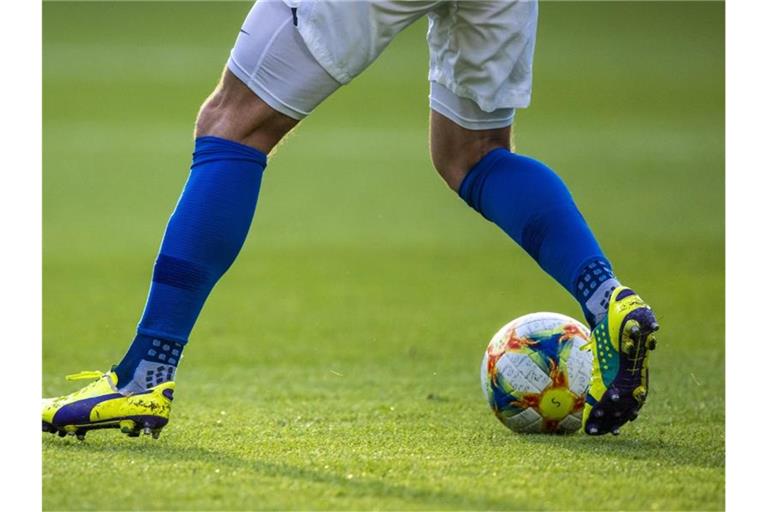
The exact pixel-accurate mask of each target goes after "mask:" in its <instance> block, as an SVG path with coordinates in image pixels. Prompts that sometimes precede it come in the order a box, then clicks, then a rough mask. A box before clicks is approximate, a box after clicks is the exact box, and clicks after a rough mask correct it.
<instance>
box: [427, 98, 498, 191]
mask: <svg viewBox="0 0 768 512" xmlns="http://www.w3.org/2000/svg"><path fill="white" fill-rule="evenodd" d="M511 133H512V130H511V127H509V126H507V127H505V128H496V129H492V130H467V129H466V128H463V127H461V126H459V125H457V124H456V123H454V122H453V121H451V120H450V119H448V118H447V117H445V116H443V115H441V114H439V113H437V112H435V111H432V114H431V118H430V153H431V156H432V164H433V165H434V166H435V169H436V170H437V172H438V173H439V174H440V176H442V178H443V179H444V180H445V182H446V183H447V184H448V186H449V187H451V188H452V189H453V190H456V191H458V189H459V187H460V186H461V182H462V181H463V180H464V177H465V176H466V175H467V172H469V170H470V169H471V168H472V167H473V166H474V165H475V164H476V163H477V162H479V161H480V159H482V158H483V157H484V156H485V155H486V154H488V152H489V151H491V150H493V149H496V148H505V149H510V139H511Z"/></svg>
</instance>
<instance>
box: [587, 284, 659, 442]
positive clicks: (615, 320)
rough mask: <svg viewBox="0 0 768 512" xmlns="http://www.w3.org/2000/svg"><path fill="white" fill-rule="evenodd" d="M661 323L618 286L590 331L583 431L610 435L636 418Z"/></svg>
mask: <svg viewBox="0 0 768 512" xmlns="http://www.w3.org/2000/svg"><path fill="white" fill-rule="evenodd" d="M658 330H659V323H658V322H657V321H656V316H655V315H654V314H653V311H652V310H651V308H650V307H649V306H648V305H647V304H646V303H645V302H643V299H641V298H640V296H639V295H637V294H636V293H635V292H634V291H632V290H631V289H629V288H627V287H624V286H620V287H618V288H616V289H615V290H614V291H613V293H612V294H611V298H610V302H609V303H608V313H607V314H606V315H605V318H604V319H603V320H602V322H600V323H599V324H597V326H595V328H594V329H592V335H591V337H590V342H589V344H587V345H585V346H584V347H583V348H584V349H586V348H589V349H591V350H592V354H593V356H594V357H593V359H592V379H591V383H590V386H589V392H588V394H587V400H586V404H585V405H584V416H583V418H584V419H583V425H584V431H585V432H586V433H587V434H589V435H603V434H607V433H608V432H610V433H612V434H614V435H618V433H619V427H621V426H622V425H624V424H625V423H626V422H628V421H634V419H635V418H637V415H638V412H639V410H640V408H641V407H642V406H643V404H644V403H645V399H646V397H647V396H648V352H649V351H650V350H653V349H655V348H656V337H655V335H654V334H653V333H655V332H656V331H658Z"/></svg>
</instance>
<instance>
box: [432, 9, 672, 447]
mask: <svg viewBox="0 0 768 512" xmlns="http://www.w3.org/2000/svg"><path fill="white" fill-rule="evenodd" d="M536 16H537V10H536V4H535V3H533V2H517V3H505V2H495V3H482V4H481V3H471V2H466V3H460V5H459V7H458V10H457V12H456V13H455V15H454V16H452V17H449V18H445V19H443V18H436V19H434V20H433V23H432V24H431V26H430V37H429V41H430V54H431V59H430V80H431V82H432V84H431V92H430V106H431V108H432V116H431V137H430V140H431V153H432V159H433V162H434V164H435V167H436V168H437V170H438V172H440V174H441V175H442V176H443V178H444V179H445V180H446V182H447V183H448V184H449V186H451V188H453V189H454V190H455V191H456V192H458V193H459V195H460V196H461V197H462V198H463V199H464V200H465V201H466V202H467V204H468V205H470V206H471V207H472V208H474V209H475V210H477V211H478V212H479V213H481V214H482V215H483V216H484V217H485V218H486V219H488V220H490V221H491V222H494V223H495V224H496V225H498V226H499V227H500V228H501V229H502V230H503V231H504V232H505V233H506V234H507V235H509V236H510V237H511V238H512V239H513V240H514V241H515V242H517V243H518V244H519V245H520V246H521V247H522V248H523V249H524V250H525V251H526V252H527V253H528V254H529V255H530V256H531V257H532V258H534V259H535V260H536V262H537V263H538V264H539V265H540V266H541V267H542V269H543V270H544V271H545V272H547V273H548V274H549V275H550V276H552V277H553V278H554V279H555V280H556V281H557V282H558V283H560V284H561V285H562V286H563V287H564V288H566V290H568V291H569V292H570V293H571V294H572V295H573V297H574V298H575V299H576V300H578V302H579V304H580V305H581V307H582V310H583V311H584V314H585V316H586V318H587V321H588V322H589V324H590V325H591V327H592V330H593V331H592V332H593V334H592V340H591V343H590V347H592V349H593V352H594V356H595V357H594V365H593V375H592V384H591V386H590V392H589V395H588V397H587V406H586V408H585V415H584V427H585V431H586V432H587V433H589V434H604V433H607V432H614V433H617V432H618V428H619V427H620V426H621V425H623V424H624V423H626V422H627V421H630V420H633V419H634V418H635V417H636V416H637V413H638V411H639V409H640V408H641V407H642V405H643V403H644V401H645V397H646V394H647V386H648V355H647V353H648V350H652V349H653V348H654V346H655V338H654V335H653V333H654V332H655V331H656V330H657V329H658V323H657V322H656V319H655V316H654V314H653V312H652V311H651V309H650V307H648V305H647V304H645V303H644V302H643V301H642V300H641V299H640V297H639V296H638V295H637V294H636V293H635V292H634V291H632V290H631V289H629V288H625V287H623V286H621V284H620V283H619V281H618V279H617V278H616V276H615V275H614V273H613V270H612V266H611V263H610V262H609V260H608V258H607V257H606V256H605V254H604V253H603V251H602V249H601V248H600V245H599V244H598V242H597V240H596V239H595V237H594V235H593V233H592V231H591V229H590V228H589V226H588V224H587V222H586V221H585V219H584V217H583V216H582V214H581V213H580V212H579V210H578V208H577V206H576V204H575V202H574V200H573V198H572V197H571V194H570V192H569V191H568V188H567V187H566V185H565V183H564V182H563V181H562V180H561V179H560V178H559V177H558V176H557V175H556V174H555V173H554V172H553V171H552V170H551V169H549V168H548V167H547V166H546V165H544V164H543V163H541V162H540V161H538V160H535V159H533V158H529V157H525V156H522V155H519V154H516V153H513V152H511V151H510V142H509V137H510V125H511V124H512V120H513V116H514V109H516V108H524V107H526V106H528V103H529V101H530V90H531V69H532V59H533V47H534V41H535V33H536ZM480 70H482V73H480V74H479V73H478V71H480ZM478 76H482V77H483V79H482V80H478Z"/></svg>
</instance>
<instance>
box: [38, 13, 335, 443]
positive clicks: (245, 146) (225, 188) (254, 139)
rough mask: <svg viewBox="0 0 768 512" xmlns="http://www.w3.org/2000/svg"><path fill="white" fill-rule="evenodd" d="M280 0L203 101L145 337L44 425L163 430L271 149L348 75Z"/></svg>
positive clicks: (244, 35)
mask: <svg viewBox="0 0 768 512" xmlns="http://www.w3.org/2000/svg"><path fill="white" fill-rule="evenodd" d="M292 19H293V16H292V12H291V10H290V9H289V8H288V7H286V6H285V4H283V3H282V2H259V3H257V4H256V5H255V6H254V8H253V9H252V10H251V12H250V14H249V16H248V18H247V19H246V22H245V24H244V25H243V29H242V30H241V33H240V35H239V37H238V39H237V42H236V44H235V48H234V49H233V51H232V57H231V59H230V61H229V63H228V69H227V70H226V71H225V72H224V76H223V78H222V80H221V82H220V84H219V85H218V86H217V88H216V90H215V91H214V92H213V94H212V95H211V96H210V97H209V98H208V99H207V100H206V101H205V103H204V104H203V106H202V108H201V110H200V113H199V116H198V120H197V125H196V130H195V137H196V138H195V148H194V154H193V158H192V165H191V170H190V173H189V177H188V179H187V182H186V185H185V186H184V189H183V191H182V194H181V197H180V198H179V201H178V203H177V205H176V208H175V210H174V211H173V214H172V215H171V217H170V219H169V221H168V225H167V228H166V231H165V234H164V236H163V240H162V244H161V247H160V251H159V254H158V256H157V259H156V261H155V265H154V270H153V273H152V281H151V286H150V290H149V295H148V298H147V302H146V305H145V308H144V313H143V315H142V318H141V321H140V322H139V325H138V328H137V333H136V336H135V338H134V340H133V342H132V343H131V344H130V346H129V348H128V351H127V352H126V354H125V356H124V357H123V359H122V360H121V361H120V362H119V364H117V365H116V366H115V367H114V368H113V369H112V371H109V372H106V373H103V374H102V373H100V372H96V373H94V372H83V373H81V374H77V375H73V376H71V377H70V380H74V379H82V378H90V379H96V380H95V382H93V383H91V384H89V385H88V386H86V387H84V388H82V389H80V390H78V391H76V392H74V393H71V394H69V395H65V396H61V397H57V398H54V399H49V400H44V401H43V430H44V431H48V432H51V433H55V432H58V433H59V434H60V435H66V434H72V435H77V436H78V437H83V436H84V435H85V433H86V432H87V431H88V430H92V429H96V428H120V429H121V431H123V432H124V433H127V434H129V435H132V436H133V435H138V434H139V433H140V432H145V433H147V434H149V433H151V434H153V435H155V436H157V435H159V432H160V430H161V429H162V428H163V427H164V426H165V424H166V423H167V421H168V418H169V414H170V407H171V401H172V399H173V391H174V388H175V382H174V380H175V373H176V367H177V366H178V365H179V363H180V361H181V356H182V352H183V350H184V347H185V346H186V344H187V341H188V339H189V336H190V333H191V331H192V328H193V326H194V325H195V322H196V321H197V318H198V316H199V315H200V312H201V310H202V308H203V305H204V303H205V301H206V299H207V297H208V295H209V294H210V293H211V291H212V289H213V287H214V286H215V285H216V283H217V282H218V280H219V279H220V278H221V276H222V275H223V274H224V273H225V272H226V271H227V269H228V268H229V267H230V265H231V264H232V263H233V262H234V260H235V258H236V257H237V254H238V252H239V251H240V248H241V247H242V245H243V242H244V241H245V238H246V235H247V233H248V230H249V227H250V224H251V220H252V218H253V214H254V211H255V208H256V202H257V199H258V195H259V189H260V185H261V177H262V173H263V171H264V169H265V167H266V163H267V153H268V152H269V151H270V150H271V149H272V148H273V147H274V146H275V145H276V144H277V143H278V142H279V141H280V139H281V138H282V137H283V136H284V135H285V134H286V133H287V132H288V131H290V130H291V129H292V128H293V127H294V126H295V125H296V124H297V123H298V122H299V121H300V119H302V118H303V117H304V116H305V115H307V114H308V113H309V112H310V111H311V110H312V109H313V108H314V107H315V106H317V104H319V103H320V102H321V101H322V100H323V99H324V98H325V97H326V96H328V95H329V94H331V93H332V92H333V91H334V90H336V89H337V88H338V87H339V85H340V84H339V83H338V82H337V81H335V80H334V79H333V78H331V77H330V75H329V74H328V73H327V72H326V71H325V70H324V69H323V68H322V67H321V66H320V65H319V64H317V62H316V61H315V60H314V58H313V57H312V55H311V54H310V53H309V51H308V50H307V48H306V46H305V45H304V43H303V41H302V39H301V37H300V36H299V35H298V33H297V31H296V29H295V26H294V25H293V24H292Z"/></svg>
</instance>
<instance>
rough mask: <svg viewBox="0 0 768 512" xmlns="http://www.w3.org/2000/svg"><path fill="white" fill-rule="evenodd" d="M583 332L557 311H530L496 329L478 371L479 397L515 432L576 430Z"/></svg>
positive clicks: (584, 358) (585, 362) (584, 379)
mask: <svg viewBox="0 0 768 512" xmlns="http://www.w3.org/2000/svg"><path fill="white" fill-rule="evenodd" d="M588 340H589V330H588V329H587V328H586V327H584V325H582V324H581V323H579V322H578V321H576V320H574V319H573V318H570V317H567V316H565V315H560V314H558V313H531V314H530V315H525V316H522V317H520V318H517V319H515V320H512V321H511V322H509V323H508V324H507V325H505V326H504V327H502V328H501V329H500V330H499V332H497V333H496V335H495V336H494V337H493V338H492V339H491V342H490V343H489V344H488V348H487V349H486V351H485V355H484V356H483V363H482V365H481V367H480V382H481V385H482V387H483V393H485V398H486V399H487V400H488V403H489V404H490V406H491V409H493V412H494V413H495V414H496V417H497V418H499V420H501V422H502V423H503V424H504V425H506V426H507V427H509V428H510V429H512V430H513V431H515V432H552V433H569V432H576V431H577V430H579V428H580V427H581V415H582V412H583V410H584V400H585V399H586V394H587V389H588V387H589V380H590V376H591V374H592V352H591V351H589V350H582V349H581V347H582V346H584V345H585V344H586V343H587V341H588Z"/></svg>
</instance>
